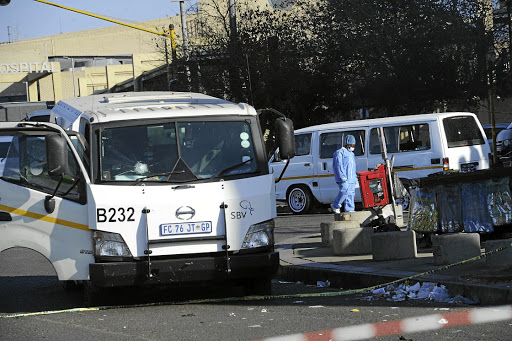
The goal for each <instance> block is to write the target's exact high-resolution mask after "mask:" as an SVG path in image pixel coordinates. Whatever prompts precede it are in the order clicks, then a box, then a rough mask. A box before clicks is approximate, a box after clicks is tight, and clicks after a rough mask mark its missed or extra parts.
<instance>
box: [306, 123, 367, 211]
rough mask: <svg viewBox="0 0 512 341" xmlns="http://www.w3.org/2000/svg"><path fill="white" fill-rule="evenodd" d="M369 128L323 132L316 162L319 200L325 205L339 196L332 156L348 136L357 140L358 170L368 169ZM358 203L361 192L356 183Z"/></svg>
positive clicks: (355, 151) (356, 199) (355, 152)
mask: <svg viewBox="0 0 512 341" xmlns="http://www.w3.org/2000/svg"><path fill="white" fill-rule="evenodd" d="M367 130H368V128H367V127H358V128H347V129H345V130H335V131H323V132H321V133H320V139H319V142H320V148H319V157H318V159H316V160H315V170H316V174H318V177H317V182H318V191H317V192H318V195H317V198H318V199H319V200H320V201H321V202H322V203H323V204H330V203H331V202H332V201H333V200H334V198H335V197H336V195H337V194H338V191H339V187H338V185H337V184H336V181H335V180H334V172H333V168H332V156H333V154H334V152H335V151H336V150H338V149H340V148H341V147H342V145H343V141H345V137H346V136H347V135H349V134H350V135H353V136H354V137H355V138H356V147H355V150H354V154H355V158H356V170H357V171H365V170H367V169H368V160H367V158H366V150H365V149H366V148H365V147H366V143H365V142H366V135H367ZM354 200H355V201H356V202H360V201H361V191H360V189H359V183H358V182H357V183H356V194H355V199H354Z"/></svg>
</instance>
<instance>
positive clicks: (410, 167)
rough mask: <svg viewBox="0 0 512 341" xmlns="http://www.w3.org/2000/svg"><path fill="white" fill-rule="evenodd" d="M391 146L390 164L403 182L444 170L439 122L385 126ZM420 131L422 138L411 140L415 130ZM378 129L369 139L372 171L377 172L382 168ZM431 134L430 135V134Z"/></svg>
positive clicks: (373, 127) (369, 163)
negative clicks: (380, 165)
mask: <svg viewBox="0 0 512 341" xmlns="http://www.w3.org/2000/svg"><path fill="white" fill-rule="evenodd" d="M383 127H384V132H385V135H386V142H387V144H388V146H387V148H388V150H387V152H388V158H389V160H390V161H391V160H393V171H394V172H396V173H397V174H398V176H399V177H400V178H406V179H411V178H421V177H425V176H427V175H429V174H431V173H435V172H439V171H442V170H443V164H442V158H443V152H442V151H443V147H442V145H441V143H440V141H441V139H440V135H439V129H438V125H437V122H436V121H435V120H431V121H421V120H418V121H417V122H412V123H407V124H404V123H399V122H397V123H393V124H387V125H383ZM416 127H420V129H421V130H422V133H421V134H418V135H416V136H415V138H410V137H411V136H410V134H413V133H412V132H411V130H412V129H414V128H416ZM376 129H377V126H372V127H371V129H370V138H369V139H368V144H369V145H368V167H369V168H370V169H372V168H374V167H375V166H376V165H377V164H382V163H383V162H384V161H383V160H382V155H381V153H380V147H376V146H377V145H378V137H377V136H378V135H377V132H376ZM427 131H428V133H427Z"/></svg>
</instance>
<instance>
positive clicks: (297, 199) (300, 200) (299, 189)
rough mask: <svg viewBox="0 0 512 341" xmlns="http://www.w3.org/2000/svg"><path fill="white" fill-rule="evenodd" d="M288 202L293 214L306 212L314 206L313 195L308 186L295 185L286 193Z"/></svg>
mask: <svg viewBox="0 0 512 341" xmlns="http://www.w3.org/2000/svg"><path fill="white" fill-rule="evenodd" d="M286 203H287V204H288V208H289V209H290V211H292V213H293V214H306V213H309V212H310V211H311V208H312V207H313V196H312V195H311V192H310V191H309V189H308V188H307V187H305V186H294V187H291V188H290V190H289V191H288V194H287V195H286Z"/></svg>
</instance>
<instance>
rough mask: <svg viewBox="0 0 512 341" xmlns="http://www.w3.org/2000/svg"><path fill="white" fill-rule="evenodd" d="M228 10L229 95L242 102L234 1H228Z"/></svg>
mask: <svg viewBox="0 0 512 341" xmlns="http://www.w3.org/2000/svg"><path fill="white" fill-rule="evenodd" d="M228 6H229V7H228V9H229V58H230V63H229V67H228V70H229V78H230V82H229V83H230V88H231V93H232V95H233V97H234V100H235V101H241V100H242V92H241V84H240V75H239V72H238V59H237V52H238V50H237V44H236V41H237V39H238V32H237V28H236V1H235V0H228Z"/></svg>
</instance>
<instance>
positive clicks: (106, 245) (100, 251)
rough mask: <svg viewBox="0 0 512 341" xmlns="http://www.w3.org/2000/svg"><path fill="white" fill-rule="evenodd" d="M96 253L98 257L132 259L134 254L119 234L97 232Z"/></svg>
mask: <svg viewBox="0 0 512 341" xmlns="http://www.w3.org/2000/svg"><path fill="white" fill-rule="evenodd" d="M92 239H93V240H94V253H95V256H97V257H132V253H131V252H130V249H128V246H127V245H126V243H125V242H124V239H123V237H122V236H121V235H120V234H119V233H111V232H101V231H95V232H94V233H93V235H92Z"/></svg>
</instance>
